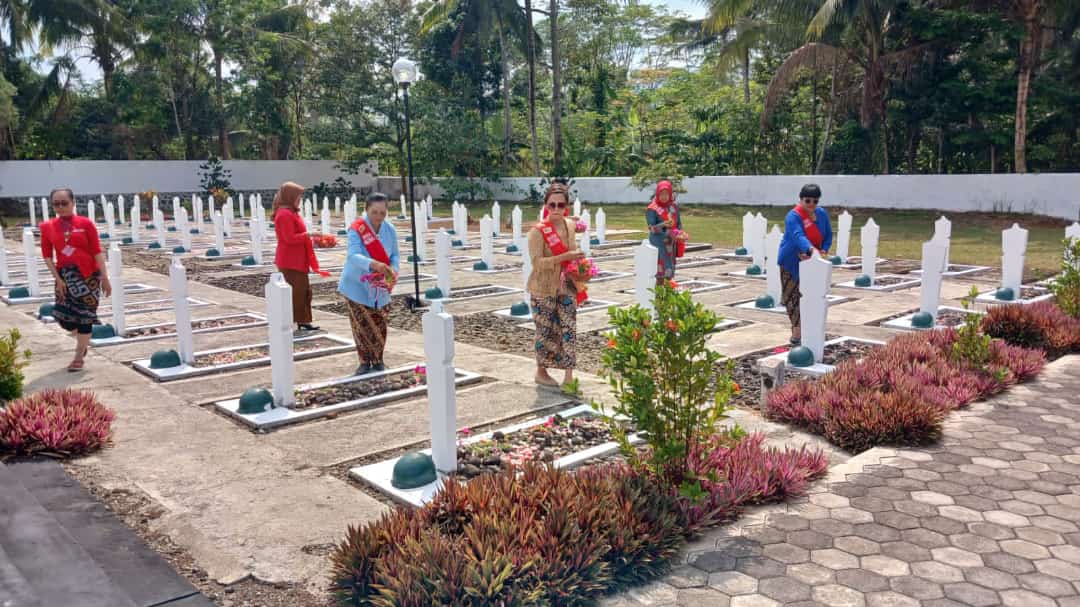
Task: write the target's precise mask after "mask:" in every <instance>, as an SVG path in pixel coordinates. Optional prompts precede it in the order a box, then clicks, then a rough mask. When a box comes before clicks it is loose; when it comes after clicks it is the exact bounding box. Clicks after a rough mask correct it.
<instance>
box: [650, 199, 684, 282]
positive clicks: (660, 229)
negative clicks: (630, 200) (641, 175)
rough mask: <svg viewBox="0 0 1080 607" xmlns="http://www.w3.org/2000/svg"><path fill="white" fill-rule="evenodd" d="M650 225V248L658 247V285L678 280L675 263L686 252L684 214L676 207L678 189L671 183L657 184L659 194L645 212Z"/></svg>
mask: <svg viewBox="0 0 1080 607" xmlns="http://www.w3.org/2000/svg"><path fill="white" fill-rule="evenodd" d="M645 221H647V222H648V224H649V244H651V245H652V246H654V247H656V250H657V251H658V252H659V254H658V255H657V257H656V285H657V286H660V285H661V284H663V282H664V281H665V280H671V279H673V278H675V260H676V258H679V257H682V256H683V253H685V251H686V239H687V236H686V232H683V231H682V213H680V212H679V205H678V204H676V203H675V188H674V187H673V186H672V185H671V182H670V181H668V180H666V179H665V180H664V181H661V182H660V183H658V184H656V194H655V195H654V196H653V199H652V202H651V203H649V208H648V209H647V210H646V211H645Z"/></svg>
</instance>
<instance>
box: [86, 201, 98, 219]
mask: <svg viewBox="0 0 1080 607" xmlns="http://www.w3.org/2000/svg"><path fill="white" fill-rule="evenodd" d="M86 218H87V219H89V220H90V223H97V205H95V204H94V201H93V200H87V201H86Z"/></svg>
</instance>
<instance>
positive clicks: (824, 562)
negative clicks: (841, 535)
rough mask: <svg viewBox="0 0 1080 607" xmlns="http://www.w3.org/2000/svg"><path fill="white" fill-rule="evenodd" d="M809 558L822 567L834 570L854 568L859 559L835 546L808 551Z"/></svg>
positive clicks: (857, 564)
mask: <svg viewBox="0 0 1080 607" xmlns="http://www.w3.org/2000/svg"><path fill="white" fill-rule="evenodd" d="M810 560H811V561H813V562H814V563H817V564H818V565H821V566H822V567H828V568H829V569H836V570H839V569H855V568H856V567H858V566H859V559H858V558H857V557H855V556H854V555H852V554H849V553H847V552H844V551H843V550H837V549H835V548H826V549H825V550H813V551H811V552H810Z"/></svg>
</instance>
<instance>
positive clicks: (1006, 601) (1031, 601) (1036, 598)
mask: <svg viewBox="0 0 1080 607" xmlns="http://www.w3.org/2000/svg"><path fill="white" fill-rule="evenodd" d="M1001 603H1002V604H1003V605H1005V607H1054V599H1052V598H1050V597H1048V596H1043V595H1041V594H1038V593H1035V592H1031V591H1030V590H1006V591H1004V592H1002V593H1001Z"/></svg>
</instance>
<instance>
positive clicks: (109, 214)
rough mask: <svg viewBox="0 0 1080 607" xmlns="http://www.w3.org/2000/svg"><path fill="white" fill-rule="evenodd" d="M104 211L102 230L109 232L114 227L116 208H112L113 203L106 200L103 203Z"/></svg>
mask: <svg viewBox="0 0 1080 607" xmlns="http://www.w3.org/2000/svg"><path fill="white" fill-rule="evenodd" d="M104 211H105V229H104V230H103V231H104V232H106V233H108V232H111V231H113V230H114V229H116V228H115V222H116V209H114V208H113V203H111V202H107V203H105V209H104Z"/></svg>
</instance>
